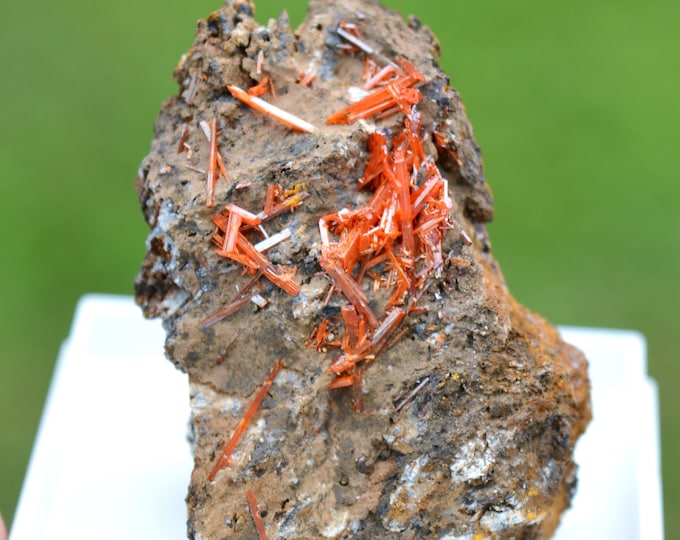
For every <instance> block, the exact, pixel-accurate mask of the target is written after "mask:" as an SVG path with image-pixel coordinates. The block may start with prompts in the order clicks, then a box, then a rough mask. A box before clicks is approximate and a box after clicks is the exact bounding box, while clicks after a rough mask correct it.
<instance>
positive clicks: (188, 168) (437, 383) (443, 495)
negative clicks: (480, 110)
mask: <svg viewBox="0 0 680 540" xmlns="http://www.w3.org/2000/svg"><path fill="white" fill-rule="evenodd" d="M437 56H438V44H437V42H436V40H435V39H434V37H433V36H432V34H431V33H430V32H429V30H428V29H427V28H426V27H423V26H422V25H421V24H420V23H419V21H418V20H417V19H415V18H413V17H412V18H410V19H409V20H408V22H404V21H403V20H402V18H401V16H400V15H399V14H397V13H394V12H390V11H388V10H386V9H384V8H382V7H381V6H380V5H379V4H377V3H376V2H373V1H358V0H348V1H343V2H333V1H329V0H317V1H313V2H312V4H311V5H310V9H309V15H308V17H307V19H306V21H305V22H304V23H303V24H302V26H301V27H300V28H299V29H298V30H297V31H295V32H293V31H292V30H291V28H290V27H289V23H288V20H287V18H286V16H285V15H282V16H281V17H280V18H279V19H278V20H277V21H270V22H269V23H268V25H267V26H266V27H264V26H260V25H258V24H257V23H256V22H255V20H254V6H253V4H252V3H250V2H247V1H239V0H228V1H227V3H226V4H225V5H224V7H223V8H222V9H220V10H219V11H216V12H215V13H213V14H211V15H210V16H209V17H208V18H207V19H206V20H205V21H200V22H199V24H198V32H197V39H196V42H195V44H194V45H193V47H192V48H191V49H190V50H189V52H188V53H187V54H186V55H185V56H184V57H183V58H182V60H181V62H180V64H179V66H178V68H177V70H176V72H175V78H176V80H177V81H178V83H179V84H180V91H179V95H178V96H177V97H174V98H171V99H170V100H169V101H168V102H167V103H165V104H164V105H163V107H162V110H161V113H160V115H159V118H158V120H157V123H156V126H155V138H154V140H153V143H152V148H151V152H150V153H149V155H148V156H147V157H146V158H145V160H144V162H143V164H142V167H141V169H140V175H139V179H138V186H139V193H140V201H141V203H142V207H143V211H144V215H145V218H146V220H147V221H148V223H149V225H150V227H151V233H150V235H149V238H148V241H147V245H148V254H147V257H146V259H145V261H144V265H143V267H142V271H141V272H140V275H139V276H138V278H137V282H136V290H137V300H138V302H139V303H140V305H142V307H143V308H144V311H145V313H146V314H147V315H148V316H160V317H162V318H163V320H164V322H165V326H166V329H167V342H166V350H167V354H168V357H169V358H170V359H171V360H172V361H173V362H174V363H175V364H176V365H177V366H178V367H179V368H180V369H182V370H184V371H186V372H188V374H189V377H190V383H191V407H192V434H193V442H194V455H195V469H194V472H193V474H192V479H191V485H190V487H189V494H188V497H187V503H188V512H189V514H188V516H189V518H188V534H189V537H190V538H203V539H212V538H257V537H258V536H259V537H260V538H261V537H263V535H264V534H266V535H267V536H268V537H269V538H310V539H312V538H319V537H328V538H449V539H453V538H467V539H472V538H487V537H488V538H513V537H514V538H547V537H549V536H550V535H551V534H552V532H553V531H554V529H555V527H556V526H557V524H558V522H559V517H560V514H561V512H562V511H563V510H564V509H565V508H566V507H567V506H568V504H569V500H570V497H571V494H572V491H573V487H574V485H575V482H576V474H575V473H576V466H575V465H574V463H573V461H572V452H573V447H574V444H575V442H576V440H577V438H578V436H579V435H580V434H581V433H582V432H583V430H584V429H585V426H586V424H587V422H588V420H589V418H590V402H589V397H588V396H589V385H588V379H587V374H586V362H585V359H584V358H583V356H582V354H581V353H580V352H579V351H577V350H575V349H574V348H573V347H571V346H569V345H568V344H566V343H564V342H563V341H562V340H561V339H560V337H559V335H558V334H557V332H556V330H555V329H554V328H553V327H552V326H550V325H549V324H548V323H546V322H545V321H544V320H542V319H541V318H540V317H538V316H536V315H534V314H532V313H531V312H529V311H528V310H526V309H525V308H523V307H522V306H520V305H518V304H517V303H516V302H515V301H514V300H513V298H512V297H511V296H510V294H509V293H508V291H507V289H506V287H505V284H504V282H503V279H502V276H501V273H500V270H499V268H498V265H497V263H496V262H495V261H494V259H493V257H492V255H491V247H490V244H489V240H488V237H487V234H486V229H485V223H487V222H488V221H490V220H491V217H492V203H491V195H490V192H489V189H488V187H487V185H486V183H485V180H484V177H483V174H482V166H481V160H480V155H479V149H478V147H477V146H476V144H475V142H474V140H473V138H472V129H471V127H470V125H469V123H468V121H467V119H466V117H465V113H464V110H463V106H462V104H461V101H460V98H459V96H458V94H457V93H456V92H455V90H453V89H452V88H451V87H450V86H449V81H448V79H447V77H446V76H445V75H444V74H443V73H442V72H441V71H440V70H439V68H438V65H437ZM267 374H269V375H267ZM159 451H162V449H159ZM258 508H259V514H258ZM251 511H252V512H255V513H256V514H257V515H259V516H260V517H261V518H262V519H261V520H260V519H253V516H252V515H251ZM255 517H257V516H255Z"/></svg>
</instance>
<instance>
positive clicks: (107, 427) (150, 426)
mask: <svg viewBox="0 0 680 540" xmlns="http://www.w3.org/2000/svg"><path fill="white" fill-rule="evenodd" d="M561 332H562V335H563V336H564V338H565V339H566V340H567V341H569V342H571V343H573V344H574V345H576V346H578V347H579V348H581V350H583V351H584V353H585V354H586V356H587V357H588V359H589V361H590V377H591V381H592V399H593V416H594V419H593V422H592V424H591V425H590V426H589V428H588V430H587V432H586V434H585V435H584V436H583V437H582V439H581V440H580V442H579V443H578V446H577V448H576V461H577V462H578V463H579V466H580V470H579V485H578V491H577V493H576V496H575V498H574V500H573V505H572V508H571V509H570V510H569V511H568V512H567V513H566V514H565V516H564V518H563V521H562V524H561V526H560V528H559V529H558V532H557V535H556V537H555V538H556V539H557V540H585V539H589V538H597V539H598V540H608V539H611V540H662V538H663V525H662V510H661V508H662V506H661V481H660V474H659V471H660V469H659V432H658V410H657V403H658V399H657V389H656V385H655V384H654V382H653V381H651V380H650V379H649V378H648V377H647V375H646V370H647V366H646V350H645V341H644V338H643V337H642V336H641V335H640V334H638V333H636V332H625V331H616V330H600V329H589V328H562V329H561ZM164 337H165V334H164V331H163V329H162V328H161V325H160V323H159V322H158V321H146V320H144V319H143V318H142V315H141V312H140V310H139V308H138V307H136V306H135V305H134V303H133V301H132V299H131V298H129V297H116V296H105V295H88V296H85V297H84V298H82V299H81V301H80V303H79V304H78V308H77V311H76V315H75V319H74V322H73V327H72V330H71V335H70V337H69V338H68V340H67V341H66V342H65V343H64V345H63V347H62V349H61V353H60V355H59V359H58V361H57V366H56V369H55V373H54V377H53V380H52V385H51V388H50V392H49V395H48V399H47V402H46V404H45V410H44V412H43V418H42V421H41V424H40V429H39V432H38V436H37V439H36V442H35V446H34V449H33V455H32V456H31V461H30V464H29V468H28V472H27V474H26V479H25V482H24V487H23V490H22V493H21V498H20V500H19V506H18V508H17V512H16V515H15V519H14V524H13V527H12V530H11V533H10V540H47V539H62V538H64V539H65V538H68V539H70V540H92V539H98V540H109V539H111V540H114V539H116V540H119V539H121V538H125V539H127V540H136V539H139V540H142V539H144V540H155V539H158V540H173V539H177V540H180V539H182V538H186V535H185V528H186V526H185V520H186V509H185V505H184V497H185V494H186V488H187V485H188V483H189V477H190V473H191V468H192V459H191V453H190V450H189V446H188V444H187V441H186V430H187V420H188V394H189V392H188V387H187V380H186V376H185V375H183V374H182V373H180V372H178V371H176V370H175V369H174V368H173V366H172V365H171V364H170V362H168V361H167V360H165V358H164V355H163V340H164ZM131 373H134V377H130V376H129V374H131Z"/></svg>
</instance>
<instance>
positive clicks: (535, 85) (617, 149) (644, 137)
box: [0, 0, 680, 538]
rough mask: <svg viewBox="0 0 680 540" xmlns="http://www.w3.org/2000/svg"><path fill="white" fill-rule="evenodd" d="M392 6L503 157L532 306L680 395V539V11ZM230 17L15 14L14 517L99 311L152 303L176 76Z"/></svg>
mask: <svg viewBox="0 0 680 540" xmlns="http://www.w3.org/2000/svg"><path fill="white" fill-rule="evenodd" d="M385 3H386V4H387V5H388V6H390V7H394V8H398V9H400V10H401V11H402V12H403V13H405V14H408V13H411V12H416V13H417V14H418V16H419V17H420V18H421V20H423V21H424V22H425V23H426V24H428V25H429V26H430V27H431V28H432V29H433V30H434V32H435V33H436V35H437V36H438V37H439V39H440V41H441V43H442V49H443V57H442V64H443V67H444V69H445V70H446V72H447V73H448V74H449V75H450V77H451V80H452V83H453V84H454V86H455V87H456V88H458V90H459V91H460V92H461V94H462V96H463V99H464V100H465V103H466V106H467V110H468V114H469V116H470V118H471V120H472V123H473V125H474V127H475V133H476V138H477V141H478V142H479V143H480V145H481V147H482V150H483V152H484V159H485V164H486V173H487V179H488V180H489V183H490V184H491V186H492V188H493V190H494V195H495V199H496V222H495V223H494V224H492V226H491V228H490V230H491V235H492V240H493V243H494V249H495V253H496V256H497V258H498V259H499V260H500V262H501V265H502V267H503V270H504V272H505V275H506V277H507V280H508V283H509V285H510V288H511V289H512V291H513V292H514V294H515V296H517V297H518V298H519V300H520V301H522V302H523V303H524V304H526V305H527V306H529V307H530V308H532V309H533V310H535V311H538V312H539V313H541V314H543V315H545V316H546V317H548V318H549V319H550V320H551V321H553V322H555V323H558V324H570V325H579V326H598V327H616V328H631V329H637V330H640V331H642V332H643V333H644V334H645V335H646V336H647V339H648V341H649V364H650V371H651V374H652V375H653V376H654V377H655V378H656V379H657V380H658V382H659V386H660V391H661V426H662V440H663V445H662V452H663V482H664V497H665V518H666V531H667V537H668V538H680V515H678V514H677V513H676V512H674V509H675V508H677V507H678V505H680V465H678V463H677V462H676V460H675V459H674V458H675V457H676V456H678V455H680V423H679V422H678V420H677V419H676V417H675V413H674V411H677V410H678V404H679V402H680V391H679V390H678V389H677V388H676V387H675V384H677V382H678V374H679V373H680V344H679V340H678V336H680V330H679V329H678V323H680V307H679V305H680V285H679V284H678V277H679V276H680V249H679V240H680V218H679V215H678V202H679V200H680V199H679V195H680V183H679V182H678V181H679V180H680V175H679V173H680V152H679V151H678V147H679V144H678V143H679V142H680V137H679V135H678V130H679V129H680V105H679V101H678V95H677V93H678V86H679V85H680V30H679V28H680V27H679V26H678V22H679V21H680V2H677V1H674V0H668V1H665V0H647V1H646V2H643V1H642V0H639V1H635V0H616V1H614V0H601V1H599V2H593V1H589V0H572V1H571V2H561V3H558V2H545V1H544V0H515V1H509V2H498V1H495V0H494V1H491V0H477V1H475V2H469V1H468V2H463V1H450V0H449V1H444V0H428V1H427V2H415V1H406V0H401V1H398V0H392V1H386V2H385ZM417 4H420V5H417ZM219 5H220V4H219V0H195V1H193V2H172V1H170V2H168V1H167V0H166V1H164V2H161V1H160V0H147V1H145V2H138V1H133V0H118V1H117V2H101V3H92V2H87V1H85V0H64V1H62V2H49V1H47V0H33V2H3V3H2V7H0V43H1V44H2V47H1V48H0V50H2V51H3V57H4V60H3V61H2V76H1V82H0V204H1V205H2V207H1V211H0V231H1V234H2V248H3V251H2V255H1V259H0V260H1V261H2V262H1V264H0V287H1V288H2V289H1V291H2V297H1V302H0V306H1V307H0V332H1V334H0V338H1V339H0V430H1V431H0V510H1V511H2V512H3V513H4V515H5V518H6V520H9V521H11V519H12V516H13V513H14V509H15V506H16V502H17V498H18V495H19V491H20V487H21V482H22V478H23V475H24V472H25V468H26V465H27V462H28V458H29V452H30V449H31V444H32V442H33V438H34V436H35V432H36V429H37V425H38V421H39V417H40V412H41V408H42V405H43V402H44V399H45V395H46V392H47V388H48V384H49V381H50V377H51V374H52V369H53V366H54V361H55V358H56V356H57V351H58V347H59V344H60V342H61V341H62V340H63V339H64V338H65V337H66V335H67V332H68V329H69V324H70V321H71V317H72V314H73V309H74V306H75V303H76V301H77V299H78V297H80V296H81V295H82V294H84V293H88V292H111V293H123V294H131V292H132V280H133V278H134V276H135V273H136V272H137V269H138V267H139V265H140V262H141V260H142V256H143V254H144V238H145V235H146V231H147V229H146V226H145V224H144V222H143V220H142V217H141V213H140V210H139V208H138V203H137V199H136V193H135V190H134V188H133V180H134V177H135V174H136V170H137V167H138V165H139V162H140V160H141V159H142V157H143V156H144V155H145V154H146V152H147V150H148V148H149V142H150V139H151V136H152V124H153V121H154V118H155V116H156V113H157V111H158V109H159V106H160V104H161V102H162V101H163V100H165V99H166V98H167V97H168V96H169V95H171V94H174V93H176V91H177V89H176V85H175V83H174V82H173V81H172V77H171V75H172V70H173V68H174V67H175V64H176V63H177V61H178V59H179V57H180V55H181V54H182V53H183V52H185V51H186V50H187V48H188V47H189V46H190V44H191V43H192V40H193V35H194V25H195V21H196V20H197V19H198V18H200V17H204V16H206V15H207V14H208V13H209V12H211V11H212V10H214V9H216V8H217V7H219ZM284 7H287V9H288V11H289V14H290V16H291V19H292V20H293V23H294V24H297V23H299V22H300V21H301V20H302V18H303V16H304V12H305V9H306V8H305V2H304V1H301V0H290V1H289V2H287V3H286V4H285V5H284V3H278V2H273V1H265V0H262V1H260V2H259V3H258V18H259V20H260V21H266V20H267V19H268V18H270V17H274V16H277V15H278V13H279V12H280V11H281V9H283V8H284ZM121 399H126V397H125V396H121ZM635 428H636V427H635V425H631V429H633V430H634V429H635ZM602 451H603V452H608V451H610V449H606V448H603V449H602Z"/></svg>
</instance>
